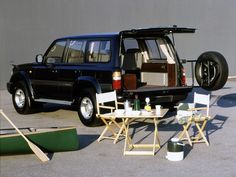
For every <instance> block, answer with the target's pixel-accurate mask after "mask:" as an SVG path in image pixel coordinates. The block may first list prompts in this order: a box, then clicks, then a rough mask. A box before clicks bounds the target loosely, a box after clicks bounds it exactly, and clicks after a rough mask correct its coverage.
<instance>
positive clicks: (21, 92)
mask: <svg viewBox="0 0 236 177" xmlns="http://www.w3.org/2000/svg"><path fill="white" fill-rule="evenodd" d="M12 102H13V105H14V108H15V110H16V111H17V112H18V113H20V114H28V113H30V112H31V111H32V100H31V99H30V96H29V91H28V89H27V87H26V85H25V83H24V82H23V81H20V82H17V83H16V84H15V88H14V91H13V94H12Z"/></svg>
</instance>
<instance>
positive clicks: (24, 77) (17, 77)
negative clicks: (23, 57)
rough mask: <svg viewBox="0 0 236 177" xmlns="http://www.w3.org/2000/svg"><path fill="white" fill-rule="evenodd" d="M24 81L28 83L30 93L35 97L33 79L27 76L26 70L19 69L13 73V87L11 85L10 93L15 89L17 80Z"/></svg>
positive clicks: (11, 80)
mask: <svg viewBox="0 0 236 177" xmlns="http://www.w3.org/2000/svg"><path fill="white" fill-rule="evenodd" d="M20 81H23V82H24V83H25V85H26V88H27V89H28V91H29V94H30V96H31V98H34V92H33V88H32V85H31V81H30V79H29V78H28V77H27V75H26V73H25V72H24V71H19V72H16V73H15V74H13V75H12V77H11V79H10V82H11V83H12V85H11V87H10V93H11V94H12V93H13V89H14V86H15V84H16V83H17V82H20Z"/></svg>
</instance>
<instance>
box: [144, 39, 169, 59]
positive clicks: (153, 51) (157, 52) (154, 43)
mask: <svg viewBox="0 0 236 177" xmlns="http://www.w3.org/2000/svg"><path fill="white" fill-rule="evenodd" d="M145 43H146V46H147V49H148V54H149V58H150V59H151V60H155V59H159V60H162V59H164V60H166V56H165V55H164V53H163V52H162V50H161V49H160V47H159V46H160V45H159V41H158V40H155V39H152V40H145Z"/></svg>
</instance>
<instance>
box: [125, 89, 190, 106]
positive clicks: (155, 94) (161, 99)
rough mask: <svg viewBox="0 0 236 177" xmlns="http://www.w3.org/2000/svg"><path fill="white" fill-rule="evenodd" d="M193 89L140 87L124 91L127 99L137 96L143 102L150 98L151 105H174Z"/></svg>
mask: <svg viewBox="0 0 236 177" xmlns="http://www.w3.org/2000/svg"><path fill="white" fill-rule="evenodd" d="M192 89H193V87H189V86H186V87H157V86H156V87H140V88H138V89H136V90H124V93H125V95H126V96H127V97H132V95H135V94H137V95H138V96H139V98H140V99H141V100H142V101H143V100H144V99H145V97H150V100H151V102H152V103H155V104H160V103H176V102H179V101H181V100H184V99H185V98H186V97H187V95H188V93H189V92H191V91H192Z"/></svg>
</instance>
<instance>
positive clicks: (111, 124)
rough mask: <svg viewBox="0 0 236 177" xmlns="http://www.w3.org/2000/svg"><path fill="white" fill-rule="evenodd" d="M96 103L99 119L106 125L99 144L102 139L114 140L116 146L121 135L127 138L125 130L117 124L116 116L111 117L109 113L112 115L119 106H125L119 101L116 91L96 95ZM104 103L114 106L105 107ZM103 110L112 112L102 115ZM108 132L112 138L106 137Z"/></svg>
mask: <svg viewBox="0 0 236 177" xmlns="http://www.w3.org/2000/svg"><path fill="white" fill-rule="evenodd" d="M96 101H97V117H98V118H101V119H102V121H103V122H104V124H105V129H104V130H103V132H102V133H101V135H100V136H99V138H98V142H100V141H101V140H102V139H113V140H114V141H113V143H114V144H116V143H117V141H118V138H119V137H120V136H121V135H123V136H125V135H124V134H123V129H124V128H123V126H121V125H120V124H119V123H117V121H116V117H115V116H114V114H110V115H111V116H108V115H109V113H112V112H114V111H115V110H117V109H118V104H123V103H120V102H118V101H117V97H116V91H112V92H106V93H100V94H96ZM104 103H110V104H112V103H113V105H114V106H110V105H104ZM102 109H105V110H110V112H109V113H108V114H107V113H105V114H101V111H102ZM108 132H110V133H111V135H110V136H106V134H107V133H108ZM117 132H118V133H117Z"/></svg>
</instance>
